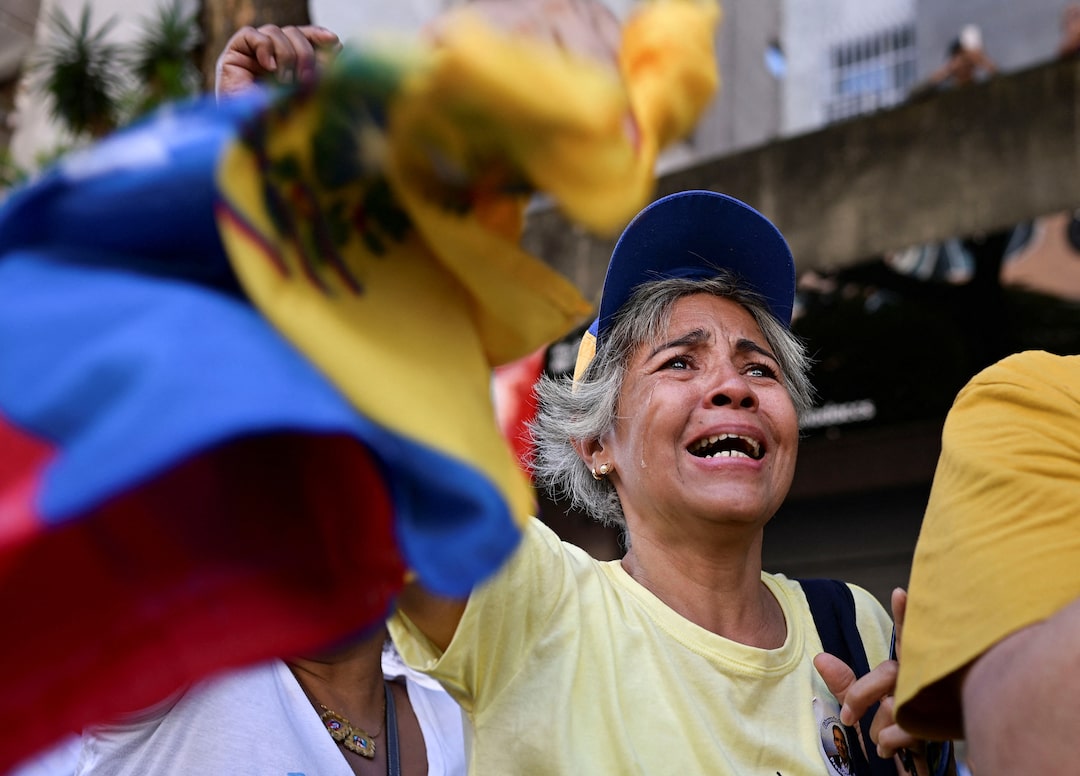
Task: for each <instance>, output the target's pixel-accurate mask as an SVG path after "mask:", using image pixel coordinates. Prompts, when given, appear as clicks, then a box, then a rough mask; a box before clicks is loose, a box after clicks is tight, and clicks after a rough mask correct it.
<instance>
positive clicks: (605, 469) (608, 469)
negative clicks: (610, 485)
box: [600, 463, 611, 477]
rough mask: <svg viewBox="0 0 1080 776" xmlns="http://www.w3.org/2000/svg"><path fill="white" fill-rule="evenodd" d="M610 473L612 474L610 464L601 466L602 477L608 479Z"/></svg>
mask: <svg viewBox="0 0 1080 776" xmlns="http://www.w3.org/2000/svg"><path fill="white" fill-rule="evenodd" d="M610 473H611V466H610V465H609V464H606V463H602V464H600V476H601V477H606V476H608V474H610Z"/></svg>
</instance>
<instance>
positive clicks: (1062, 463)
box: [897, 351, 1080, 738]
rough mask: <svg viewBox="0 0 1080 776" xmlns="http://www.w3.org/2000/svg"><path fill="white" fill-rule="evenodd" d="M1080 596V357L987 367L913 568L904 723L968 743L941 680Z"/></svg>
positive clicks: (947, 434) (936, 489)
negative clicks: (1004, 639) (999, 642)
mask: <svg viewBox="0 0 1080 776" xmlns="http://www.w3.org/2000/svg"><path fill="white" fill-rule="evenodd" d="M1078 595H1080V356H1055V355H1051V354H1049V353H1044V352H1038V351H1030V352H1026V353H1020V354H1016V355H1013V356H1009V357H1008V358H1006V359H1004V360H1002V361H1000V362H998V363H997V364H995V365H993V366H991V367H988V368H987V369H985V370H983V371H982V372H981V373H979V374H978V375H976V376H975V377H974V378H973V379H972V380H971V382H969V383H968V385H967V386H965V387H964V389H963V390H961V391H960V393H959V395H958V396H957V398H956V402H955V403H954V405H953V407H952V409H951V410H950V412H949V415H948V417H947V418H946V421H945V428H944V431H943V434H942V451H941V458H940V460H939V461H938V467H937V472H936V473H935V475H934V484H933V487H932V489H931V493H930V502H929V504H928V506H927V509H926V517H925V519H924V522H923V525H922V529H921V531H920V534H919V539H918V543H917V544H916V547H915V559H914V563H913V566H912V572H911V584H910V588H909V590H908V596H909V597H908V605H907V616H906V619H905V623H904V630H903V641H902V644H901V647H902V652H901V663H900V676H899V680H898V686H897V704H898V710H897V715H898V719H899V720H900V722H901V724H902V725H903V726H904V727H905V728H907V729H908V730H910V731H911V732H913V733H916V734H919V735H923V736H926V737H934V738H944V737H951V738H958V737H960V736H962V734H963V730H962V719H961V716H960V699H959V696H958V692H957V690H956V688H954V687H953V686H952V685H951V683H947V682H943V681H942V680H944V679H946V678H948V677H949V676H950V675H951V674H953V673H954V672H956V671H957V670H959V669H961V668H963V667H964V666H966V665H968V664H969V663H970V662H971V661H972V660H974V659H975V658H977V657H978V656H979V655H981V654H982V653H983V652H985V651H986V650H987V649H988V648H989V647H990V646H992V645H993V644H994V643H996V642H997V641H999V640H1001V639H1002V638H1004V637H1005V636H1007V635H1009V634H1010V633H1013V632H1015V631H1017V630H1020V629H1021V628H1024V627H1026V626H1028V625H1031V624H1033V623H1036V622H1039V621H1040V620H1043V619H1045V618H1047V617H1049V616H1050V615H1052V614H1053V613H1054V612H1056V611H1057V610H1058V609H1060V608H1061V607H1063V606H1064V605H1066V604H1068V603H1069V602H1071V601H1073V600H1074V599H1075V598H1076V597H1077V596H1078Z"/></svg>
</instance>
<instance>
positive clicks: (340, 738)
mask: <svg viewBox="0 0 1080 776" xmlns="http://www.w3.org/2000/svg"><path fill="white" fill-rule="evenodd" d="M319 708H320V709H322V710H323V713H322V714H320V715H319V719H321V720H322V723H323V724H324V725H326V732H327V733H329V734H330V737H331V738H332V739H334V740H335V741H337V742H338V743H339V744H341V745H342V746H343V747H345V748H346V749H348V750H349V751H350V752H356V753H357V754H358V755H360V756H361V757H366V758H367V759H369V760H371V759H374V757H375V739H376V738H378V737H379V735H380V734H381V733H382V731H383V727H385V725H386V696H385V695H384V696H383V711H382V720H383V724H382V725H379V729H378V730H377V731H376V732H374V733H371V734H369V733H368V732H367V731H366V730H364V729H363V728H359V727H355V726H353V724H352V723H351V722H350V721H349V718H348V717H345V716H342V715H341V714H338V713H337V712H336V711H333V710H332V709H328V708H326V706H323V705H322V704H321V703H320V704H319Z"/></svg>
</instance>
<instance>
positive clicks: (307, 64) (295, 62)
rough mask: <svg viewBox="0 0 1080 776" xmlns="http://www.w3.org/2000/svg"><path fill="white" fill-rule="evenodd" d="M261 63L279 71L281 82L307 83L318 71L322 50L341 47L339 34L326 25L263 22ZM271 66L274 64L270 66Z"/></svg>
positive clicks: (275, 72)
mask: <svg viewBox="0 0 1080 776" xmlns="http://www.w3.org/2000/svg"><path fill="white" fill-rule="evenodd" d="M257 32H258V33H259V34H261V37H260V38H259V39H258V43H257V47H256V53H257V57H258V60H259V63H260V64H261V65H263V67H264V68H266V70H267V71H268V72H273V73H274V74H275V77H276V80H277V81H278V82H279V83H293V82H297V83H306V82H308V81H310V80H311V79H312V78H314V77H315V73H316V72H317V71H318V64H319V62H318V51H319V49H321V48H324V47H329V46H335V47H337V46H339V45H340V41H339V40H338V36H337V35H335V34H334V33H333V32H331V31H330V30H327V29H326V28H324V27H318V26H315V25H306V26H303V27H294V26H287V27H277V26H274V25H271V24H267V25H263V26H262V27H260V28H259V29H258V31H257ZM267 65H270V66H269V67H267Z"/></svg>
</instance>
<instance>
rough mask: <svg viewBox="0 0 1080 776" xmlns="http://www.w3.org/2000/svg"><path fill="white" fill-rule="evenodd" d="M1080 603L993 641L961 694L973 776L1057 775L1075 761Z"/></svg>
mask: <svg viewBox="0 0 1080 776" xmlns="http://www.w3.org/2000/svg"><path fill="white" fill-rule="evenodd" d="M1078 645H1080V599H1077V600H1075V601H1073V602H1072V603H1071V604H1069V605H1068V606H1067V607H1065V608H1064V609H1062V610H1061V611H1059V612H1058V613H1057V614H1055V615H1054V616H1053V617H1051V618H1050V619H1048V620H1045V621H1043V622H1041V623H1038V624H1036V625H1032V626H1029V627H1027V628H1024V629H1023V630H1021V631H1018V632H1017V633H1014V634H1012V635H1011V636H1009V637H1008V638H1007V639H1004V640H1003V641H1000V642H998V643H997V644H996V645H995V646H993V647H991V648H990V649H989V650H988V651H987V652H985V653H984V654H983V655H982V657H980V658H979V659H977V660H976V661H975V663H974V664H973V665H972V667H971V668H970V669H969V670H968V672H967V676H966V677H965V679H964V683H963V688H962V698H963V704H964V733H965V737H966V738H967V742H968V751H969V755H970V757H969V759H970V760H971V763H972V765H973V767H974V768H977V769H978V770H977V772H978V774H979V776H997V775H998V774H1010V773H1055V772H1061V770H1062V768H1063V767H1065V768H1068V767H1070V766H1067V765H1064V764H1068V763H1076V762H1080V736H1077V734H1076V731H1077V721H1078V720H1080V649H1078Z"/></svg>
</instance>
